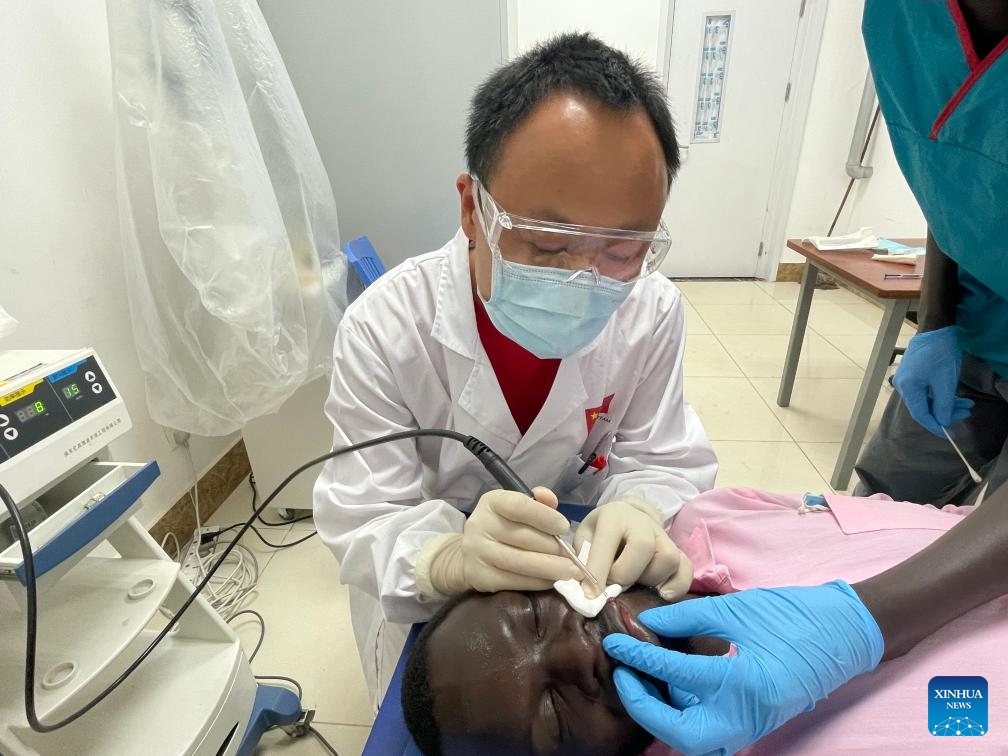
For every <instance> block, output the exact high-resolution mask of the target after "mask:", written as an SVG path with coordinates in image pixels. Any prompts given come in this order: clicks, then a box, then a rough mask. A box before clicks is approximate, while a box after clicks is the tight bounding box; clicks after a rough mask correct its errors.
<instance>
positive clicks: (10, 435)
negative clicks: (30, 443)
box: [3, 428, 18, 441]
mask: <svg viewBox="0 0 1008 756" xmlns="http://www.w3.org/2000/svg"><path fill="white" fill-rule="evenodd" d="M3 434H4V438H6V439H7V440H8V441H13V440H14V439H15V438H17V437H18V432H17V428H4V432H3Z"/></svg>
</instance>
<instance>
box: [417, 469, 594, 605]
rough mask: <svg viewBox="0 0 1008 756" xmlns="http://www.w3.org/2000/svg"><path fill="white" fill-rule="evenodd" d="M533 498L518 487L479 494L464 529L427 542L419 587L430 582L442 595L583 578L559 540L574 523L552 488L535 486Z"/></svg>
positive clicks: (538, 587) (526, 588)
mask: <svg viewBox="0 0 1008 756" xmlns="http://www.w3.org/2000/svg"><path fill="white" fill-rule="evenodd" d="M532 493H533V494H534V495H535V497H536V498H535V499H530V498H529V497H528V496H525V494H521V493H517V492H515V491H503V490H496V491H489V492H487V493H485V494H483V496H481V497H480V500H479V502H478V503H477V504H476V508H475V509H474V510H473V513H472V514H471V515H470V516H469V519H468V520H466V523H465V527H464V529H463V531H462V533H452V534H448V535H444V536H440V537H439V538H435V539H433V541H431V542H429V543H428V544H426V545H425V546H424V547H423V548H422V549H421V550H420V555H419V556H418V558H417V564H416V567H415V569H414V575H415V577H416V580H417V585H418V586H419V587H420V589H421V591H422V592H424V591H425V587H428V586H429V587H432V588H433V589H434V590H435V591H436V592H437V593H440V594H441V595H444V596H453V595H455V594H457V593H461V592H463V591H466V590H469V589H470V588H474V589H476V590H477V591H482V592H485V593H493V592H494V591H505V590H509V591H544V590H548V589H550V588H552V587H553V583H554V582H555V581H557V580H570V579H572V578H581V570H579V569H578V567H577V565H575V564H574V563H573V562H572V561H571V560H570V559H569V558H568V557H567V556H565V555H564V553H563V551H562V550H561V549H560V547H559V546H558V545H557V542H556V539H555V538H554V537H553V536H554V535H563V534H564V533H566V532H567V530H568V529H569V528H570V523H568V522H567V518H565V517H564V516H563V515H562V514H560V513H559V512H557V511H556V507H557V498H556V496H555V495H554V494H553V492H552V491H550V490H549V489H548V488H535V489H533V491H532Z"/></svg>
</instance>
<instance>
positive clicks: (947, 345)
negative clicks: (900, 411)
mask: <svg viewBox="0 0 1008 756" xmlns="http://www.w3.org/2000/svg"><path fill="white" fill-rule="evenodd" d="M961 368H962V349H961V348H960V347H959V340H958V339H957V338H956V327H955V326H946V327H945V328H939V329H938V330H937V331H925V332H923V333H918V334H917V335H916V336H914V337H913V338H912V339H910V343H909V344H907V348H906V353H905V354H904V355H903V359H902V360H901V361H900V364H899V367H898V368H897V369H896V375H895V376H893V386H895V387H896V390H897V391H899V392H900V396H902V397H903V404H904V405H905V406H906V408H907V412H909V413H910V416H911V417H912V418H913V419H914V420H916V421H917V422H918V424H920V425H921V426H923V427H924V428H925V429H927V430H928V431H930V432H931V433H933V434H934V435H936V436H938V437H939V438H944V434H943V433H942V427H948V426H949V425H951V424H952V423H955V422H958V421H960V420H965V419H966V418H967V417H969V415H970V412H971V411H972V409H973V400H972V399H964V398H962V397H958V396H956V388H958V386H959V371H960V369H961Z"/></svg>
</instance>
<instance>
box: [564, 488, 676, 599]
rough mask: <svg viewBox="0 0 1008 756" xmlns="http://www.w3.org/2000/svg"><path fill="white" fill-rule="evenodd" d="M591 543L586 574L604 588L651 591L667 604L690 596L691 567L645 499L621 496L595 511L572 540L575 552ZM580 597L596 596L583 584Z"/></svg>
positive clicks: (588, 586)
mask: <svg viewBox="0 0 1008 756" xmlns="http://www.w3.org/2000/svg"><path fill="white" fill-rule="evenodd" d="M584 541H590V542H591V545H592V546H591V553H590V554H589V555H588V569H589V570H591V573H592V574H593V575H594V576H595V577H596V578H598V579H599V582H601V583H602V584H603V585H609V584H611V583H618V584H619V585H621V586H623V587H624V588H627V587H629V586H631V585H633V584H634V583H640V584H641V585H651V586H654V587H656V588H657V589H658V592H659V593H660V594H661V596H662V598H664V599H666V600H672V599H674V598H678V597H680V596H682V595H683V594H685V593H686V591H688V590H689V587H690V583H692V582H693V564H692V562H690V560H689V558H688V557H687V556H686V555H685V554H683V553H682V552H681V551H680V550H679V547H678V546H676V545H675V544H674V543H673V542H672V539H671V538H669V537H668V534H667V533H666V532H665V528H664V527H663V525H662V518H661V515H660V514H659V513H658V510H657V508H656V507H655V506H654V505H653V504H652V503H651V502H649V501H648V500H647V499H641V498H638V497H636V496H625V497H623V498H621V499H613V500H612V501H609V502H606V503H605V504H603V505H602V506H600V507H596V508H595V509H593V510H592V511H591V513H590V514H589V515H588V516H587V517H585V519H584V522H582V523H581V525H580V527H578V529H577V533H576V534H575V536H574V548H575V549H580V548H581V544H582V543H583V542H584ZM582 584H583V586H584V589H585V593H586V594H588V595H590V596H594V595H596V594H597V593H598V589H596V588H595V587H594V586H593V585H592V584H591V583H590V582H589V581H587V580H585V581H583V583H582Z"/></svg>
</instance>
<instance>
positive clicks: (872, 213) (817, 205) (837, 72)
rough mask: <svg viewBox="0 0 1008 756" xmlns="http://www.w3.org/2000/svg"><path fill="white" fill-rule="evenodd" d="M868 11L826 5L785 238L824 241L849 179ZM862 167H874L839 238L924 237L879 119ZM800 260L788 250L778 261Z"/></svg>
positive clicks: (854, 194)
mask: <svg viewBox="0 0 1008 756" xmlns="http://www.w3.org/2000/svg"><path fill="white" fill-rule="evenodd" d="M863 8H864V2H863V0H833V2H831V3H830V4H829V10H828V12H827V15H826V26H825V29H824V30H823V41H822V47H821V48H820V52H819V62H818V66H817V68H816V76H815V83H814V84H813V89H812V100H811V103H810V106H809V114H808V122H807V123H806V127H805V136H804V138H803V140H802V147H801V161H800V163H799V168H798V177H797V180H796V182H795V191H794V195H793V197H792V200H791V211H790V214H789V217H788V223H787V236H788V238H794V237H798V238H802V237H806V236H820V235H825V233H826V232H827V231H828V230H829V226H830V223H831V222H832V221H833V216H834V215H835V214H836V210H837V207H838V206H839V205H840V200H841V198H842V197H843V193H844V190H845V189H846V188H847V182H848V181H849V180H850V177H849V176H848V175H847V173H846V171H845V170H844V166H845V164H846V162H847V153H848V150H849V149H850V141H851V134H852V133H853V130H854V121H855V119H856V116H857V110H858V105H859V104H860V101H861V91H862V88H863V86H864V79H865V74H866V73H867V71H868V58H867V56H866V54H865V50H864V43H863V41H862V38H861V14H862V11H863ZM865 164H867V165H871V166H872V167H873V168H874V174H873V175H872V176H871V178H868V179H860V180H858V181H856V182H855V184H854V189H853V190H852V191H851V195H850V197H849V198H848V200H847V205H846V207H845V209H844V212H843V213H842V214H841V216H840V220H839V221H838V222H837V227H836V230H835V231H834V233H835V234H844V233H847V232H849V231H856V230H857V229H858V228H860V227H861V226H872V227H874V229H875V231H876V233H878V234H880V235H882V236H897V237H899V236H904V237H905V236H910V237H914V236H923V235H924V232H925V230H926V223H925V221H924V216H923V215H922V214H921V211H920V208H919V207H918V205H917V202H916V200H915V199H914V197H913V195H912V194H911V193H910V189H909V187H907V185H906V181H904V180H903V175H902V174H901V173H900V170H899V166H898V165H897V164H896V160H895V158H894V156H893V151H892V145H891V144H890V142H889V134H888V132H887V131H886V129H885V124H884V119H882V118H881V117H880V118H879V124H878V126H876V129H875V135H874V136H873V137H872V147H871V148H869V151H868V154H867V155H866V156H865ZM802 259H803V258H802V257H800V256H799V255H798V254H797V253H795V252H791V251H790V250H785V252H784V256H783V258H782V260H781V261H782V262H798V261H800V260H802Z"/></svg>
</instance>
